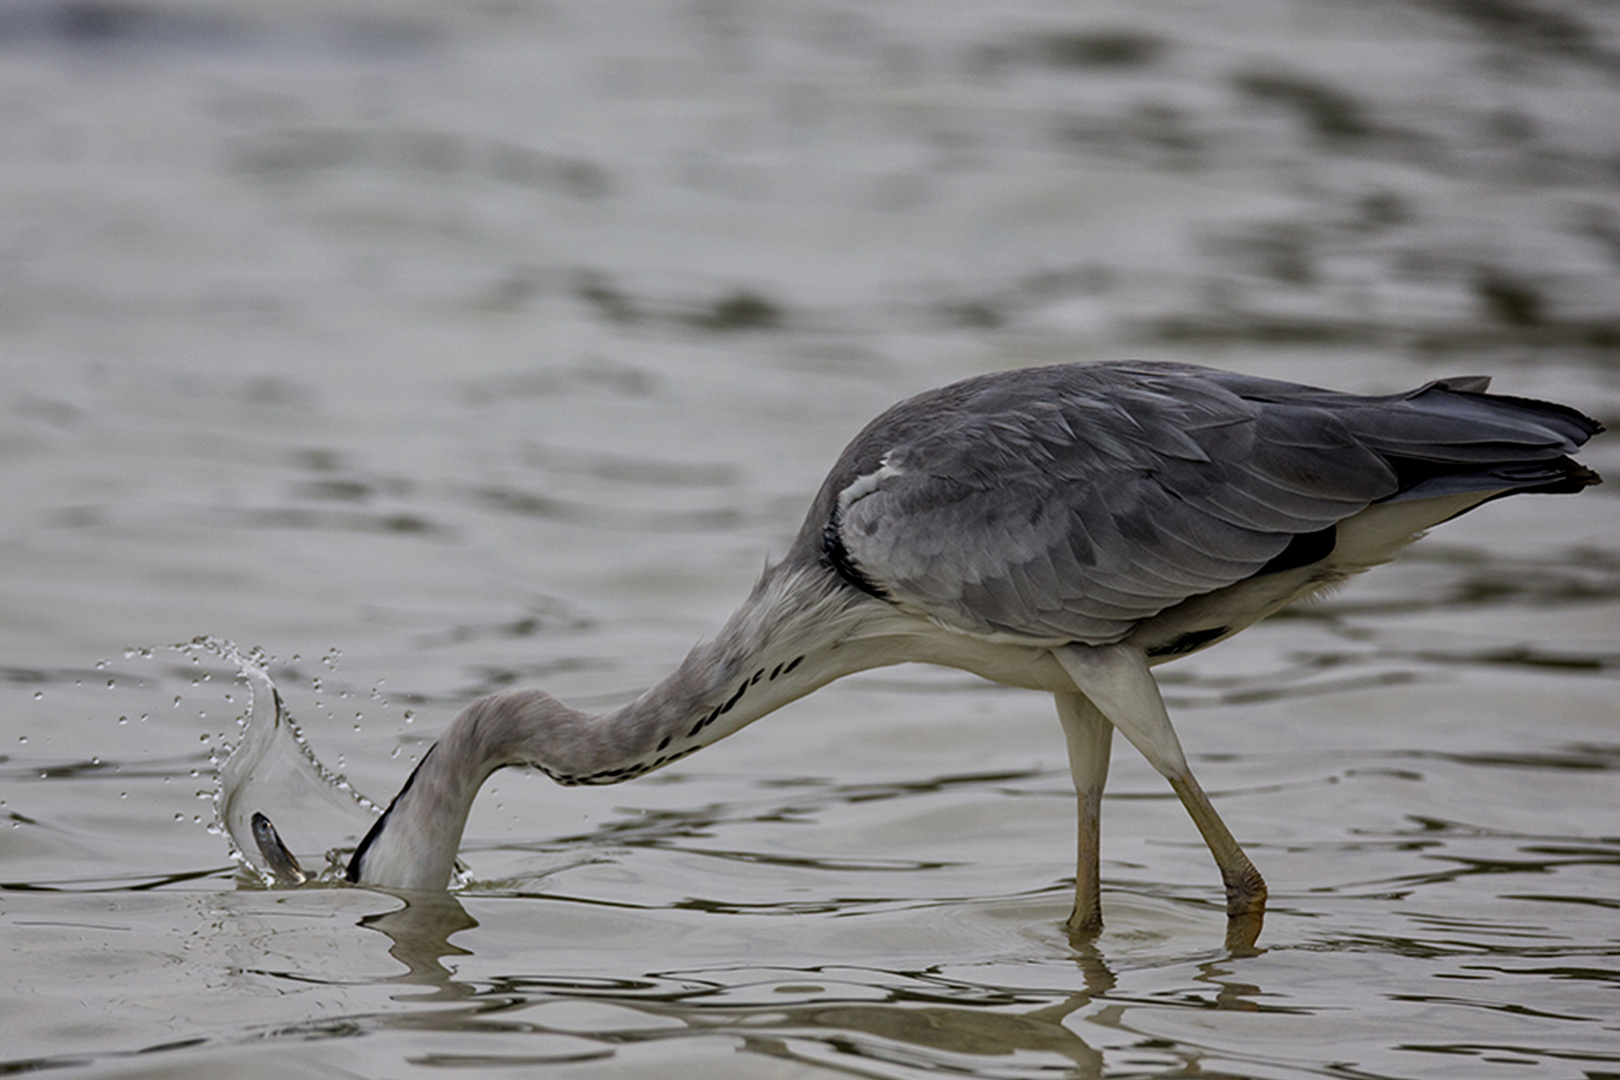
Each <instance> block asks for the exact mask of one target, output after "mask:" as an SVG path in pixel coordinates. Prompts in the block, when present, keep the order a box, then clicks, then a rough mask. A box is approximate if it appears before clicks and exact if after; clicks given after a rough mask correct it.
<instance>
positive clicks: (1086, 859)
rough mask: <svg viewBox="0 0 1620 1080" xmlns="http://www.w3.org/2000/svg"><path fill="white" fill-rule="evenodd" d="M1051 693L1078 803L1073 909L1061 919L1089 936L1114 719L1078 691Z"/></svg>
mask: <svg viewBox="0 0 1620 1080" xmlns="http://www.w3.org/2000/svg"><path fill="white" fill-rule="evenodd" d="M1053 696H1054V697H1055V698H1056V700H1057V708H1058V720H1059V722H1060V723H1062V725H1063V735H1064V741H1065V742H1066V743H1067V744H1068V748H1069V772H1070V774H1071V775H1072V776H1073V777H1074V792H1075V801H1076V803H1077V804H1078V807H1079V841H1078V845H1077V852H1076V857H1075V872H1074V911H1073V912H1072V913H1071V914H1070V915H1069V920H1068V922H1067V923H1066V924H1065V925H1066V926H1067V928H1068V930H1069V933H1070V934H1071V935H1073V936H1076V937H1088V938H1089V937H1095V936H1096V935H1097V934H1099V933H1101V931H1102V882H1101V876H1102V875H1101V869H1100V863H1101V858H1102V852H1101V840H1100V834H1101V825H1102V793H1103V785H1104V784H1105V783H1107V781H1108V755H1109V750H1110V748H1111V746H1112V742H1113V736H1114V725H1113V724H1111V723H1109V722H1108V718H1107V717H1105V716H1103V714H1102V713H1101V712H1099V711H1098V710H1097V707H1096V706H1095V705H1093V704H1092V703H1091V701H1090V700H1089V699H1088V698H1086V696H1085V695H1084V694H1076V693H1067V692H1065V693H1058V694H1054V695H1053Z"/></svg>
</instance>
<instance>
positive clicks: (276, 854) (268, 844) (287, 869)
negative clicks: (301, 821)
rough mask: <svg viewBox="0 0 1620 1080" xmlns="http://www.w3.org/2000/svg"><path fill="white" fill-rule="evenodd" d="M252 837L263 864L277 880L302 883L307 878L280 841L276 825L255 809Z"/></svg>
mask: <svg viewBox="0 0 1620 1080" xmlns="http://www.w3.org/2000/svg"><path fill="white" fill-rule="evenodd" d="M253 839H254V841H255V842H256V843H257V844H258V845H259V854H261V855H263V856H264V861H265V865H266V866H268V867H269V869H270V872H271V873H272V874H274V875H275V876H276V880H277V881H279V882H282V883H283V884H286V885H302V884H303V883H304V882H306V881H308V880H309V875H308V874H306V873H304V868H303V867H302V866H299V865H298V860H297V859H296V858H294V857H293V853H292V852H290V851H288V850H287V845H286V844H284V843H282V842H281V836H280V834H279V833H277V832H276V827H275V826H274V825H272V824H270V819H269V818H267V817H265V816H264V815H263V814H261V813H259V812H258V811H257V810H255V811H254V812H253Z"/></svg>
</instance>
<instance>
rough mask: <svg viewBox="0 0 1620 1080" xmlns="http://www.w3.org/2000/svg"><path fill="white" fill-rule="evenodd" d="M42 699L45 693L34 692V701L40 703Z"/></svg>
mask: <svg viewBox="0 0 1620 1080" xmlns="http://www.w3.org/2000/svg"><path fill="white" fill-rule="evenodd" d="M44 697H45V691H43V690H35V691H34V700H35V701H42V700H44Z"/></svg>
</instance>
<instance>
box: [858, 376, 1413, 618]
mask: <svg viewBox="0 0 1620 1080" xmlns="http://www.w3.org/2000/svg"><path fill="white" fill-rule="evenodd" d="M1028 375H1029V378H1031V379H1035V380H1043V381H1041V382H1039V383H1038V384H1035V385H1022V386H1020V385H1018V384H1017V383H1016V382H1011V381H1009V380H1006V379H1001V380H996V381H994V382H988V383H986V384H985V386H986V392H985V393H983V394H979V395H976V396H966V397H959V398H957V399H954V400H952V401H950V402H948V403H945V404H944V405H942V406H940V408H939V411H940V414H939V415H937V416H934V417H932V418H931V419H930V422H929V423H927V424H915V425H908V427H909V430H910V431H911V432H916V433H917V434H914V435H911V436H910V437H906V438H901V439H898V440H897V441H895V442H894V443H893V444H892V445H890V446H889V447H888V448H887V453H886V456H885V457H884V458H883V464H882V467H881V468H879V469H876V470H873V471H871V472H869V473H867V474H866V475H864V476H862V477H860V478H858V479H856V480H855V481H854V482H852V483H850V484H848V485H847V486H846V487H845V488H844V489H843V494H842V496H841V497H840V500H839V505H838V507H837V512H836V516H835V518H834V522H835V527H836V529H837V530H838V539H839V541H840V543H841V544H842V546H843V548H844V551H845V553H846V554H847V556H848V559H849V560H850V562H851V563H852V565H853V567H854V568H855V569H856V570H857V571H858V572H859V573H860V574H861V575H863V577H864V578H865V580H866V581H867V582H868V583H870V584H871V585H872V586H873V587H874V588H875V589H876V590H877V591H879V592H880V593H881V594H883V595H884V596H886V597H888V598H889V599H890V600H892V601H893V602H895V603H897V604H899V605H901V606H902V607H905V608H908V609H911V610H915V611H918V612H920V613H922V614H925V615H927V616H929V617H931V618H933V619H935V620H937V621H939V622H941V623H944V624H946V625H948V626H952V627H955V628H957V629H961V630H965V631H968V632H970V633H982V634H994V633H1004V634H1012V635H1017V636H1023V637H1032V638H1041V639H1062V640H1067V641H1082V642H1088V643H1094V644H1097V643H1104V642H1111V641H1117V640H1119V639H1120V638H1122V637H1124V636H1125V635H1126V634H1127V633H1128V632H1129V630H1130V628H1131V627H1132V626H1133V625H1134V624H1135V623H1136V622H1137V621H1139V620H1141V619H1144V618H1148V617H1150V616H1152V615H1154V614H1156V613H1158V612H1159V611H1162V610H1164V609H1165V608H1168V607H1171V606H1173V605H1174V604H1177V603H1179V602H1181V601H1182V600H1185V599H1186V598H1188V597H1190V596H1195V595H1199V594H1202V593H1206V592H1210V591H1213V590H1215V589H1218V588H1221V587H1223V586H1226V585H1230V584H1232V583H1234V582H1237V581H1240V580H1242V579H1244V578H1246V577H1249V576H1251V575H1253V574H1255V573H1256V572H1258V571H1260V570H1261V569H1262V568H1263V567H1265V566H1266V564H1267V563H1268V562H1269V561H1270V560H1272V559H1273V558H1275V557H1276V556H1277V555H1278V554H1279V553H1281V552H1282V551H1283V549H1284V548H1286V547H1287V546H1288V544H1289V542H1290V541H1291V540H1292V539H1293V537H1294V536H1295V535H1297V534H1302V533H1312V532H1316V531H1319V530H1322V529H1325V528H1327V527H1328V526H1331V525H1333V524H1334V523H1335V522H1337V521H1339V520H1341V519H1343V518H1345V517H1348V516H1349V515H1351V514H1353V513H1356V512H1357V511H1359V510H1361V509H1362V508H1364V507H1365V506H1367V505H1368V504H1369V503H1371V502H1373V501H1374V500H1377V499H1380V498H1384V497H1387V496H1389V495H1390V494H1392V493H1393V492H1394V491H1395V490H1396V487H1397V482H1396V477H1395V474H1394V472H1393V471H1392V470H1391V469H1390V468H1389V467H1388V466H1387V465H1386V464H1385V463H1384V461H1383V460H1382V458H1381V457H1380V456H1379V455H1378V454H1376V453H1374V452H1373V451H1371V450H1369V449H1368V448H1366V447H1365V446H1364V445H1363V444H1362V443H1361V442H1360V441H1359V440H1358V439H1357V438H1356V437H1355V436H1354V435H1353V434H1352V432H1351V431H1349V430H1348V429H1347V428H1346V426H1345V424H1344V423H1343V422H1342V421H1341V420H1340V419H1339V418H1338V416H1337V415H1336V413H1335V411H1334V410H1333V409H1331V408H1329V407H1326V405H1325V404H1324V403H1319V402H1290V401H1274V402H1256V401H1253V400H1249V399H1246V398H1244V397H1241V396H1239V395H1238V394H1237V393H1234V392H1232V391H1231V390H1228V389H1226V388H1224V387H1222V386H1221V385H1220V384H1219V383H1218V382H1216V381H1215V380H1213V379H1211V378H1209V377H1208V376H1207V375H1206V374H1205V373H1204V372H1203V371H1202V370H1201V369H1196V368H1180V367H1173V366H1165V365H1143V366H1141V367H1131V366H1119V365H1110V366H1107V367H1100V366H1099V367H1094V368H1054V369H1035V370H1033V371H1031V372H1030V373H1028ZM947 406H948V407H947ZM897 430H898V431H902V432H904V431H905V430H906V429H905V428H900V427H897Z"/></svg>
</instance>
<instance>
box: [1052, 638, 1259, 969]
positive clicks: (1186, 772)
mask: <svg viewBox="0 0 1620 1080" xmlns="http://www.w3.org/2000/svg"><path fill="white" fill-rule="evenodd" d="M1054 655H1055V656H1056V657H1057V659H1058V662H1059V663H1060V664H1062V665H1063V669H1064V670H1065V671H1066V672H1068V674H1069V677H1070V678H1072V679H1073V680H1074V684H1075V686H1076V687H1077V688H1078V689H1079V690H1080V692H1081V693H1082V694H1084V695H1085V696H1086V697H1088V698H1090V699H1091V701H1092V702H1093V703H1094V704H1095V705H1096V707H1097V709H1098V711H1100V712H1101V713H1102V714H1103V715H1104V716H1105V717H1107V718H1108V720H1109V721H1111V722H1112V723H1113V725H1114V726H1115V727H1117V728H1119V730H1120V731H1121V732H1123V733H1124V735H1125V737H1126V738H1127V739H1129V740H1130V741H1131V744H1132V745H1133V746H1135V747H1136V748H1137V749H1138V750H1140V751H1141V752H1142V756H1143V757H1145V758H1147V759H1148V763H1149V764H1151V765H1152V766H1153V767H1154V768H1155V769H1157V770H1158V771H1159V773H1160V774H1161V775H1162V776H1164V777H1165V779H1167V780H1169V781H1170V787H1171V790H1173V791H1174V792H1175V793H1176V797H1177V798H1179V799H1180V800H1181V805H1182V806H1184V807H1186V808H1187V813H1188V815H1190V816H1191V817H1192V819H1193V824H1194V825H1196V826H1198V831H1199V833H1200V834H1201V835H1202V836H1203V838H1204V843H1205V844H1206V845H1208V847H1209V852H1210V854H1211V855H1213V856H1214V857H1215V865H1216V866H1218V867H1219V868H1220V871H1221V882H1222V884H1224V885H1225V887H1226V914H1227V918H1228V920H1229V923H1228V926H1227V944H1228V946H1229V947H1232V948H1248V947H1249V946H1251V945H1253V944H1254V939H1255V937H1256V936H1257V935H1258V934H1259V933H1260V920H1261V917H1262V916H1263V915H1264V913H1265V909H1266V883H1265V880H1264V879H1263V878H1262V877H1261V876H1260V871H1258V870H1256V869H1255V868H1254V863H1252V862H1250V861H1249V857H1248V856H1247V855H1245V854H1244V853H1243V849H1242V848H1241V847H1240V846H1238V842H1237V840H1236V839H1234V838H1233V836H1232V832H1231V830H1230V829H1228V828H1227V827H1226V823H1225V822H1223V821H1222V820H1221V817H1220V815H1219V814H1217V813H1216V812H1215V807H1214V805H1212V804H1211V803H1210V801H1209V796H1208V795H1205V794H1204V789H1203V788H1201V787H1199V786H1198V781H1197V779H1196V778H1194V776H1193V774H1192V768H1191V767H1190V766H1189V765H1188V764H1187V756H1186V754H1184V753H1183V752H1182V749H1181V740H1180V739H1178V738H1176V732H1175V728H1173V727H1172V726H1171V725H1170V714H1169V712H1167V711H1166V710H1165V707H1164V698H1163V697H1162V696H1161V695H1160V694H1159V684H1158V683H1157V682H1155V681H1154V679H1153V673H1152V672H1151V671H1149V670H1148V666H1147V657H1146V656H1145V655H1143V653H1142V651H1141V650H1140V649H1137V648H1135V647H1133V646H1130V645H1101V646H1092V645H1070V646H1066V647H1065V648H1062V649H1057V650H1054Z"/></svg>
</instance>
